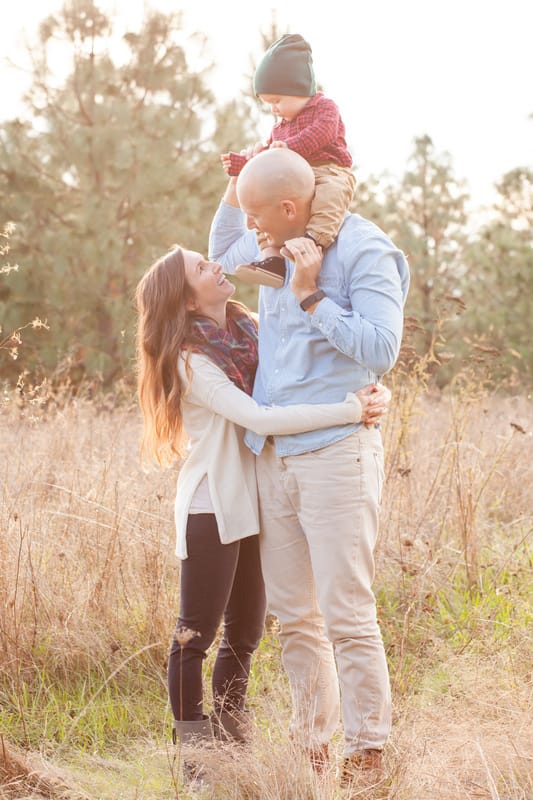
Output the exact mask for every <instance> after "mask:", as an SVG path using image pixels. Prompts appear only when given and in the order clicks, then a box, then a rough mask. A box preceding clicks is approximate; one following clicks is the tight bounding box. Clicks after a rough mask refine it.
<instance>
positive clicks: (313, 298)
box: [300, 289, 326, 311]
mask: <svg viewBox="0 0 533 800" xmlns="http://www.w3.org/2000/svg"><path fill="white" fill-rule="evenodd" d="M325 296H326V293H325V292H323V291H322V289H318V290H317V291H316V292H313V294H310V295H309V297H305V298H304V299H303V300H302V302H301V303H300V308H301V309H302V311H307V309H308V308H311V306H314V304H315V303H318V302H319V301H320V300H323V299H324V297H325Z"/></svg>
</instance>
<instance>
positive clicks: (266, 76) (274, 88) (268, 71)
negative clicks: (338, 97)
mask: <svg viewBox="0 0 533 800" xmlns="http://www.w3.org/2000/svg"><path fill="white" fill-rule="evenodd" d="M254 92H255V93H256V95H258V94H286V95H291V96H293V97H312V96H313V95H314V94H316V83H315V73H314V72H313V57H312V55H311V45H310V44H308V43H307V42H306V41H305V39H304V38H303V37H302V36H300V35H299V34H297V33H295V34H290V33H286V34H285V35H284V36H282V37H281V38H280V39H278V40H277V41H276V42H274V44H272V45H270V47H269V48H268V50H267V52H266V53H265V55H264V56H263V60H262V61H261V63H260V64H259V66H258V67H257V69H256V71H255V75H254Z"/></svg>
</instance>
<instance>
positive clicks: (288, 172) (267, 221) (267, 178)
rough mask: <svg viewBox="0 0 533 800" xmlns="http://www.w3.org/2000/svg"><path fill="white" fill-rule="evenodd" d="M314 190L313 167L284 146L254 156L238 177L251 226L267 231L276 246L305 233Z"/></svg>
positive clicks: (271, 242) (241, 199)
mask: <svg viewBox="0 0 533 800" xmlns="http://www.w3.org/2000/svg"><path fill="white" fill-rule="evenodd" d="M314 193H315V176H314V173H313V170H312V169H311V167H310V166H309V164H308V163H307V161H306V160H305V159H304V158H302V157H301V156H299V155H298V153H295V152H294V151H293V150H288V149H285V148H276V149H274V150H265V151H264V152H263V153H259V155H257V156H254V157H253V158H252V159H250V161H248V163H247V164H246V166H245V167H244V169H243V170H242V172H241V174H240V175H239V178H238V180H237V197H238V199H239V205H240V207H241V209H242V210H243V211H244V213H245V214H246V223H247V225H248V227H249V228H255V229H256V230H257V231H261V232H263V233H265V234H266V235H267V237H268V241H269V244H271V245H273V246H276V247H281V246H282V245H283V244H284V242H286V241H287V240H288V239H292V238H294V237H295V236H303V235H304V234H305V230H306V226H307V223H308V221H309V215H310V213H311V201H312V199H313V196H314Z"/></svg>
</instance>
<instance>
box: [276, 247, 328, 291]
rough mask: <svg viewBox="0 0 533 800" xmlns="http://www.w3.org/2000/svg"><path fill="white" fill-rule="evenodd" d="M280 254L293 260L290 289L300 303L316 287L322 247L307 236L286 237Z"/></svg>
mask: <svg viewBox="0 0 533 800" xmlns="http://www.w3.org/2000/svg"><path fill="white" fill-rule="evenodd" d="M284 251H285V252H284ZM281 254H282V255H286V257H287V258H290V259H291V260H292V261H294V266H295V270H294V273H293V276H292V278H291V289H292V291H293V294H294V295H295V296H296V299H297V300H298V302H299V303H301V302H302V300H305V298H306V297H309V295H311V294H313V293H314V292H316V290H317V288H318V287H317V281H318V276H319V274H320V268H321V266H322V249H321V248H320V247H317V245H316V244H315V243H314V241H313V240H312V239H309V238H308V237H307V236H299V237H298V238H297V239H288V240H287V241H286V242H285V245H284V247H283V248H282V250H281Z"/></svg>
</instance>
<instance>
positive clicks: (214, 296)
mask: <svg viewBox="0 0 533 800" xmlns="http://www.w3.org/2000/svg"><path fill="white" fill-rule="evenodd" d="M182 253H183V261H184V264H185V277H186V278H187V283H188V284H189V286H190V287H191V289H192V291H193V294H194V310H195V311H198V312H200V313H201V314H205V315H206V316H208V317H212V316H216V312H217V311H219V310H221V309H224V307H225V305H226V301H227V300H229V298H230V297H231V295H232V294H233V293H234V292H235V286H234V285H233V284H232V283H230V282H229V281H228V280H227V278H226V277H225V275H224V273H223V272H222V267H221V266H220V264H217V262H216V261H206V260H205V258H204V257H203V256H202V255H200V253H196V252H194V250H182Z"/></svg>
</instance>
